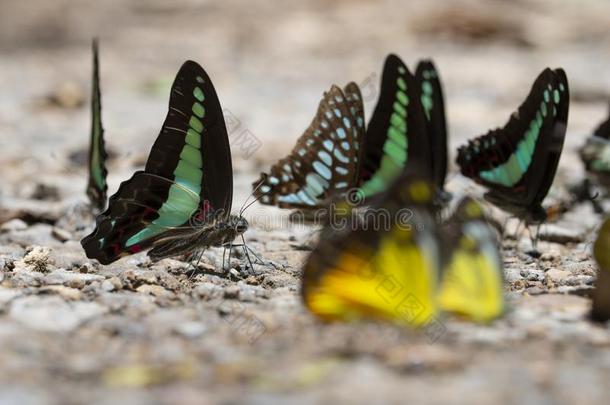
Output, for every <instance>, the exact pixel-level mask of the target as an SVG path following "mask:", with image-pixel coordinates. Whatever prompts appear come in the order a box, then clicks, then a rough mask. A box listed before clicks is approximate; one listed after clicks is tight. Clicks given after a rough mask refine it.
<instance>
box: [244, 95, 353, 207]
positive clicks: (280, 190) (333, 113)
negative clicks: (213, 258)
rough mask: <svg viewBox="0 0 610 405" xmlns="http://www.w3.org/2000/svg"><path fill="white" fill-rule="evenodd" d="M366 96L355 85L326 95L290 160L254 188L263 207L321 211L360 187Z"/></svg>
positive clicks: (279, 163)
mask: <svg viewBox="0 0 610 405" xmlns="http://www.w3.org/2000/svg"><path fill="white" fill-rule="evenodd" d="M363 111H364V108H363V105H362V96H361V94H360V90H359V89H358V86H357V85H356V84H354V83H350V84H348V85H347V86H346V87H345V91H342V90H341V89H340V88H339V87H337V86H333V87H332V88H331V89H330V90H329V91H328V92H326V93H325V94H324V97H323V99H322V101H321V102H320V104H319V107H318V111H317V113H316V116H315V118H314V119H313V121H312V122H311V124H310V125H309V127H308V128H307V130H306V131H305V133H304V134H303V135H302V136H301V137H300V138H299V140H298V141H297V144H296V146H295V147H294V149H293V150H292V152H291V153H290V155H289V156H288V157H286V158H284V159H281V160H280V161H278V162H277V163H276V164H275V165H273V166H272V167H271V170H270V171H269V174H267V173H263V174H262V175H261V179H260V180H258V181H256V182H254V183H253V187H258V188H257V189H256V191H255V196H257V197H260V201H261V202H262V203H264V204H276V205H279V206H280V207H285V208H319V207H324V206H325V205H326V204H327V203H328V201H329V200H330V199H331V198H333V197H335V196H337V195H341V194H344V193H346V192H347V191H348V190H349V189H350V188H352V187H354V186H355V185H356V178H357V175H358V167H359V163H360V162H359V160H360V148H361V146H360V145H361V142H362V136H363V133H364V117H363Z"/></svg>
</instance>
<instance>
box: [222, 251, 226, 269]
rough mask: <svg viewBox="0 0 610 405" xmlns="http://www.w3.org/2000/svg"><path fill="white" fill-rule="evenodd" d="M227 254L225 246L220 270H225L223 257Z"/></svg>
mask: <svg viewBox="0 0 610 405" xmlns="http://www.w3.org/2000/svg"><path fill="white" fill-rule="evenodd" d="M226 254H227V248H226V246H225V248H224V250H223V251H222V269H223V270H224V269H225V255H226Z"/></svg>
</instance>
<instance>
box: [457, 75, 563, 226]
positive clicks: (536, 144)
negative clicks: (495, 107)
mask: <svg viewBox="0 0 610 405" xmlns="http://www.w3.org/2000/svg"><path fill="white" fill-rule="evenodd" d="M569 104H570V97H569V90H568V81H567V78H566V75H565V72H564V71H563V69H555V70H551V69H548V68H547V69H545V70H544V71H543V72H542V73H540V75H539V76H538V78H537V79H536V81H535V82H534V84H533V86H532V89H531V91H530V93H529V95H528V96H527V98H526V99H525V101H524V102H523V104H522V105H521V106H520V107H519V109H518V110H517V112H515V113H514V114H513V115H512V116H511V117H510V119H509V121H508V123H507V124H506V125H505V126H504V127H503V128H498V129H494V130H491V131H489V132H488V133H487V134H485V135H483V136H480V137H478V138H476V139H473V140H470V141H468V144H467V145H463V146H461V147H460V148H459V149H458V156H457V164H458V165H459V166H460V169H461V173H462V174H463V175H464V176H467V177H469V178H471V179H474V180H475V181H476V182H477V183H479V184H482V185H484V186H485V187H487V189H488V190H489V191H488V192H487V193H486V194H485V199H486V200H487V201H489V202H491V203H493V204H494V205H496V206H497V207H499V208H501V209H503V210H505V211H507V212H509V213H511V214H513V215H515V216H517V217H519V218H522V219H524V220H525V221H526V223H540V222H543V221H544V220H545V219H546V217H547V212H546V210H545V209H544V208H542V205H541V204H542V200H543V199H544V197H546V195H547V193H548V191H549V188H550V187H551V184H552V183H553V179H554V177H555V172H556V170H557V164H558V162H559V157H560V155H561V150H562V148H563V142H564V138H565V134H566V128H567V123H568V109H569Z"/></svg>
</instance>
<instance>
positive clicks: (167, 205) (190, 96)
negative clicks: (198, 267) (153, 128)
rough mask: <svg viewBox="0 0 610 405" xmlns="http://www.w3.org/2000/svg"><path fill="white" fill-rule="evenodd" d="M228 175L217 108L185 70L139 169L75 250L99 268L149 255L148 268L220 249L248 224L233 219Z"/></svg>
mask: <svg viewBox="0 0 610 405" xmlns="http://www.w3.org/2000/svg"><path fill="white" fill-rule="evenodd" d="M232 198H233V172H232V166H231V150H230V147H229V138H228V135H227V129H226V127H225V122H224V118H223V114H222V108H221V106H220V102H219V101H218V96H217V95H216V90H215V89H214V86H213V85H212V81H211V80H210V78H209V76H208V75H207V73H206V72H205V71H204V70H203V68H202V67H201V66H199V65H198V64H197V63H195V62H192V61H187V62H185V63H184V64H183V65H182V67H181V68H180V71H179V72H178V74H177V76H176V79H175V81H174V83H173V85H172V88H171V94H170V101H169V111H168V113H167V117H166V118H165V122H164V123H163V127H162V129H161V132H160V134H159V136H158V137H157V140H156V141H155V143H154V145H153V147H152V150H151V152H150V155H149V157H148V160H147V162H146V166H145V169H144V170H143V171H137V172H136V173H134V175H133V176H132V177H131V178H130V179H129V180H127V181H124V182H123V183H121V185H120V187H119V189H118V191H117V192H116V194H114V195H113V196H112V197H110V200H109V205H108V208H107V209H106V211H104V212H103V213H102V214H100V215H99V216H98V217H97V219H96V228H95V230H94V231H93V232H92V233H91V234H90V235H88V236H86V237H85V238H84V239H83V240H82V241H81V244H82V246H83V248H84V249H85V252H86V254H87V257H89V258H92V259H97V260H98V261H99V262H100V263H102V264H109V263H112V262H114V261H115V260H117V259H119V258H121V257H124V256H127V255H130V254H134V253H138V252H140V251H143V250H146V249H149V248H152V249H151V250H149V252H148V256H150V257H151V258H152V259H153V260H158V259H162V258H165V257H170V256H178V255H183V254H188V253H191V252H193V251H194V250H196V249H202V250H203V249H206V248H208V247H210V246H223V245H226V244H230V243H232V241H233V240H234V239H235V238H237V237H238V236H240V235H241V236H242V238H243V233H244V232H245V231H246V229H247V228H248V222H247V221H246V220H245V218H243V217H242V216H241V212H240V214H239V215H232V214H231V213H230V212H231V203H232Z"/></svg>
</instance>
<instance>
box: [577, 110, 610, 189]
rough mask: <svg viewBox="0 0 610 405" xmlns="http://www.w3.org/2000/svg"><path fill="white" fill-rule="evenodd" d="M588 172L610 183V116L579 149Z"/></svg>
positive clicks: (604, 182)
mask: <svg viewBox="0 0 610 405" xmlns="http://www.w3.org/2000/svg"><path fill="white" fill-rule="evenodd" d="M579 154H580V158H581V160H582V161H583V163H584V165H585V169H586V170H587V172H588V173H591V174H593V175H594V176H595V177H596V178H597V180H598V181H599V182H600V183H602V184H603V185H606V186H608V185H610V118H608V119H606V121H604V122H602V123H601V124H600V125H599V126H598V127H597V128H596V129H595V131H594V132H593V135H592V136H590V137H589V138H587V140H586V142H585V144H584V145H583V147H582V148H580V150H579Z"/></svg>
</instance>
